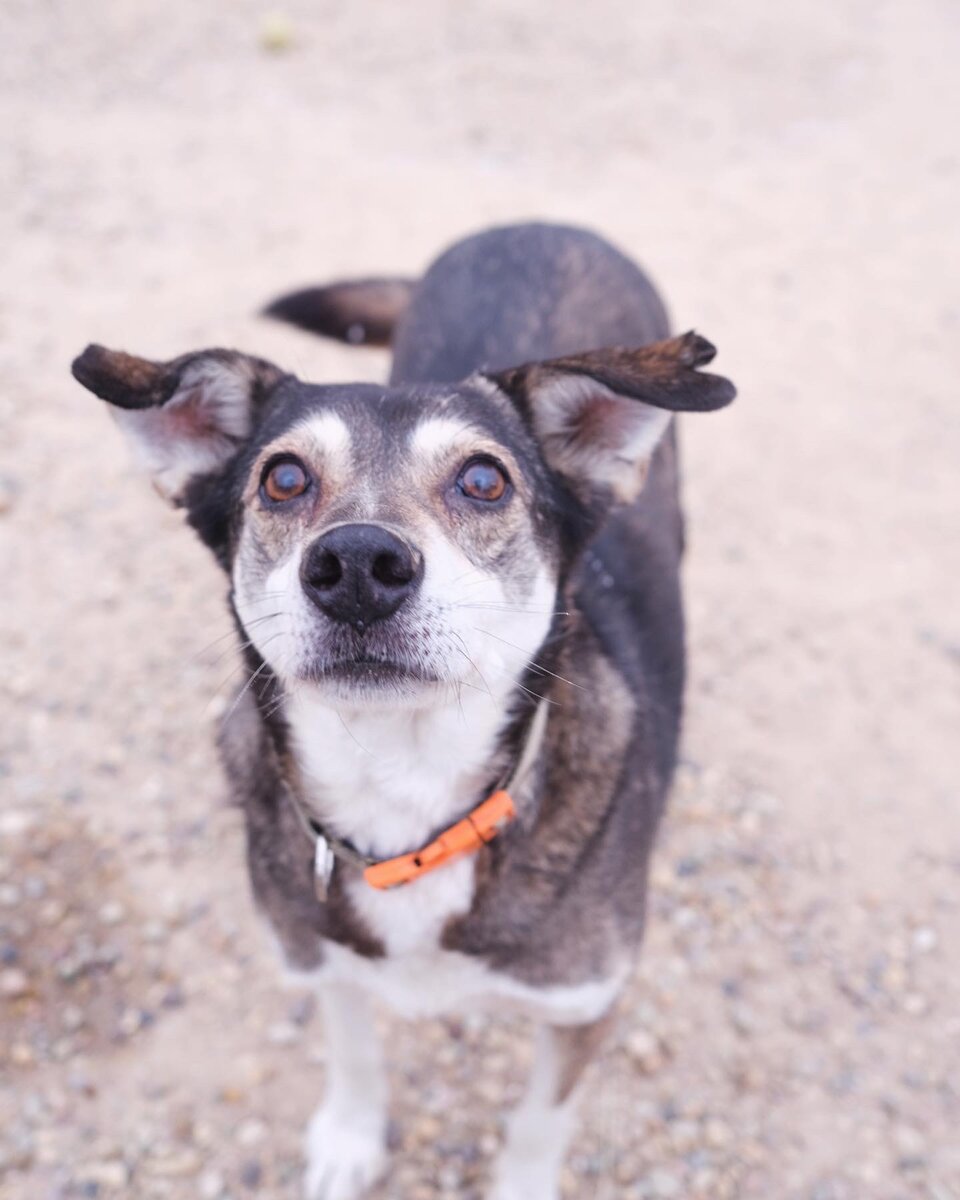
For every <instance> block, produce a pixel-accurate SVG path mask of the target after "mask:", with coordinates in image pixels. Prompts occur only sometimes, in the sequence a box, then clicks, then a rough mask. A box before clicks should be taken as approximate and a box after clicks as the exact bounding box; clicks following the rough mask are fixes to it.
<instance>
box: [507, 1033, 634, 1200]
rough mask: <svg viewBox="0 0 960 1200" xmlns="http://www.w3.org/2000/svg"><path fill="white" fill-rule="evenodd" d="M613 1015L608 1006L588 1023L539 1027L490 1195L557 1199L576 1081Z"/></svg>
mask: <svg viewBox="0 0 960 1200" xmlns="http://www.w3.org/2000/svg"><path fill="white" fill-rule="evenodd" d="M613 1020H614V1016H613V1012H612V1011H611V1012H610V1013H609V1014H607V1015H606V1016H604V1017H601V1018H600V1020H598V1021H594V1022H592V1023H591V1024H589V1025H574V1026H566V1025H546V1026H543V1027H542V1028H541V1029H540V1030H539V1032H538V1036H537V1046H536V1051H535V1056H534V1063H533V1071H532V1073H531V1075H530V1082H529V1083H528V1085H527V1091H526V1095H525V1096H524V1098H523V1100H521V1102H520V1104H519V1106H518V1107H517V1108H516V1109H514V1111H513V1113H512V1114H511V1116H510V1120H509V1123H508V1125H507V1140H506V1144H505V1145H504V1148H503V1150H502V1151H501V1154H500V1157H499V1158H498V1160H497V1164H496V1169H495V1173H494V1182H493V1191H492V1193H491V1197H490V1200H557V1197H558V1196H559V1194H560V1183H559V1181H560V1169H561V1167H562V1166H563V1160H564V1157H565V1155H566V1150H567V1143H568V1141H569V1140H570V1134H571V1133H572V1131H573V1124H574V1115H575V1108H576V1095H575V1093H576V1088H577V1084H578V1083H579V1081H580V1077H581V1075H582V1073H583V1070H584V1068H585V1067H586V1065H587V1064H588V1063H589V1062H590V1060H591V1058H592V1057H593V1055H594V1054H595V1053H596V1051H597V1050H598V1049H599V1047H600V1044H601V1043H602V1041H603V1039H604V1037H605V1036H606V1034H607V1031H608V1030H609V1029H610V1027H611V1026H612V1024H613Z"/></svg>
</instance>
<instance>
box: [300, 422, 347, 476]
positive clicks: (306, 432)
mask: <svg viewBox="0 0 960 1200" xmlns="http://www.w3.org/2000/svg"><path fill="white" fill-rule="evenodd" d="M292 433H293V436H294V437H305V438H308V439H309V441H310V443H311V445H312V447H313V448H315V450H316V451H317V453H318V454H320V455H321V456H323V457H324V458H327V459H338V460H340V461H341V462H342V463H343V464H344V465H345V466H346V465H349V462H350V454H351V448H352V444H353V440H352V438H351V436H350V430H349V428H348V427H347V423H346V421H344V419H343V418H342V417H341V416H338V415H337V413H334V412H320V413H314V414H313V415H312V416H310V417H307V418H306V419H305V420H303V421H301V422H300V423H299V424H298V425H297V426H296V427H295V428H294V429H293V430H292Z"/></svg>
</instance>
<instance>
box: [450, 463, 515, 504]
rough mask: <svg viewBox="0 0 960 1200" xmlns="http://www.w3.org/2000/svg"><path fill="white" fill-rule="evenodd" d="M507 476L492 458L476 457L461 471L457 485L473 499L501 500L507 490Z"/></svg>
mask: <svg viewBox="0 0 960 1200" xmlns="http://www.w3.org/2000/svg"><path fill="white" fill-rule="evenodd" d="M507 482H508V481H507V476H506V474H505V473H504V471H503V468H502V467H499V466H498V465H497V464H496V463H495V462H494V461H493V459H491V458H475V459H474V460H473V462H469V463H467V465H466V466H465V467H464V468H463V470H462V471H461V472H460V475H459V476H458V478H457V487H458V488H459V489H460V491H461V492H463V494H464V495H465V496H469V497H470V499H471V500H487V501H493V500H500V499H502V498H503V494H504V492H506V490H507Z"/></svg>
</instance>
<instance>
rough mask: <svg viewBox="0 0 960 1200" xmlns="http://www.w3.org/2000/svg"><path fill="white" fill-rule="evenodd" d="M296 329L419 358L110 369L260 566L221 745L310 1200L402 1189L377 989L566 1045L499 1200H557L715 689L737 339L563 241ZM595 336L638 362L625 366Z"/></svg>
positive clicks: (343, 299) (214, 355)
mask: <svg viewBox="0 0 960 1200" xmlns="http://www.w3.org/2000/svg"><path fill="white" fill-rule="evenodd" d="M269 311H271V312H272V314H273V315H275V316H279V317H281V318H283V319H287V320H291V321H293V322H294V323H296V324H300V325H303V326H306V327H310V328H315V329H317V330H318V331H320V332H325V333H327V334H330V335H332V336H341V337H344V338H345V339H347V340H352V341H357V340H364V339H366V340H380V341H387V340H392V342H393V345H394V360H393V370H392V374H391V379H390V383H389V385H388V386H385V387H381V386H378V385H373V384H367V383H364V384H348V385H338V386H327V385H322V386H321V385H317V384H307V383H302V382H301V381H300V380H298V379H296V378H294V377H293V376H292V375H289V374H287V373H285V372H284V371H282V370H281V369H279V368H278V367H275V366H272V365H271V364H270V363H267V362H264V361H262V360H260V359H256V358H250V357H247V356H246V355H243V354H239V353H235V352H232V351H223V350H206V351H200V352H198V353H193V354H187V355H185V356H183V357H182V358H178V359H175V360H174V361H172V362H167V363H156V362H150V361H147V360H145V359H140V358H134V357H132V356H130V355H127V354H124V353H120V352H116V351H109V350H105V349H103V348H102V347H98V346H91V347H89V348H88V349H87V350H86V351H85V352H84V353H83V354H82V355H81V356H80V357H79V358H78V359H77V360H76V362H75V363H74V365H73V372H74V375H75V376H76V378H77V379H78V380H79V381H80V382H81V383H82V384H83V385H84V386H85V387H87V388H89V389H90V390H91V391H93V392H95V393H96V394H97V395H98V396H100V397H101V398H102V399H104V400H106V401H108V402H109V404H110V405H111V406H112V409H111V411H112V412H113V413H114V415H115V416H116V418H117V419H118V421H119V422H120V424H121V426H122V427H123V429H124V430H125V432H126V433H127V434H128V435H129V438H130V440H131V441H132V443H133V445H134V447H135V449H136V451H137V453H138V454H139V455H140V457H141V458H142V459H143V461H144V462H145V464H146V466H147V468H148V469H149V471H150V472H151V473H152V475H153V479H154V482H155V484H156V486H157V488H158V489H159V490H160V491H161V492H162V493H163V494H164V495H165V496H166V497H167V498H168V499H169V500H170V501H171V502H172V503H174V504H175V505H178V506H181V507H182V508H183V509H184V510H185V512H186V515H187V519H188V521H189V523H190V524H191V525H192V526H193V527H194V528H195V529H196V530H197V532H198V533H199V535H200V536H201V538H203V540H204V541H205V542H206V543H207V544H208V545H209V546H210V548H211V549H212V550H213V552H214V554H215V555H216V556H217V559H218V560H219V562H220V564H221V565H222V567H223V568H224V570H225V571H226V572H227V574H228V575H229V578H230V584H231V603H232V608H233V612H234V614H235V616H236V621H237V626H238V629H239V631H240V635H241V639H242V645H243V650H242V652H243V655H244V657H245V659H246V663H247V665H248V667H249V669H250V676H249V680H250V682H249V683H248V685H247V686H246V687H245V688H244V690H243V694H242V697H241V699H240V701H239V703H238V705H237V706H236V707H235V709H234V711H233V712H232V714H231V716H230V718H229V720H228V721H227V722H226V724H225V727H224V729H223V731H222V739H221V740H222V749H223V753H224V758H225V762H226V768H227V772H228V775H229V778H230V781H231V784H232V787H233V788H234V790H235V791H236V793H237V795H238V796H240V797H241V798H242V800H243V804H244V807H245V813H246V822H247V829H248V837H249V868H250V874H251V878H252V881H253V889H254V892H255V894H256V898H257V902H258V904H259V906H260V908H261V909H262V911H263V912H264V914H265V915H266V917H267V920H268V921H269V923H270V925H271V926H272V928H273V931H274V933H275V934H276V937H277V939H278V941H279V943H280V945H281V947H282V951H283V954H284V956H285V959H286V963H287V965H288V966H289V967H290V968H292V969H294V970H295V971H297V972H299V973H301V974H302V975H303V977H304V978H308V979H310V980H312V981H315V983H316V985H317V987H318V988H319V989H320V995H321V997H322V1004H323V1011H324V1016H325V1026H326V1038H327V1056H328V1077H327V1092H326V1098H325V1101H324V1103H323V1105H322V1106H321V1108H320V1109H319V1111H318V1112H317V1113H316V1115H315V1116H314V1118H313V1121H312V1123H311V1125H310V1129H309V1134H308V1142H307V1159H308V1165H307V1178H306V1195H307V1197H308V1200H350V1198H352V1197H357V1196H360V1195H362V1193H363V1192H364V1190H365V1189H366V1188H367V1187H368V1186H369V1185H370V1184H371V1183H372V1182H373V1181H375V1180H376V1179H377V1177H378V1176H379V1175H380V1174H381V1173H382V1171H383V1169H384V1162H385V1157H384V1156H385V1131H386V1121H387V1095H386V1088H385V1080H384V1074H383V1071H382V1068H381V1062H380V1055H379V1052H378V1050H377V1048H376V1046H375V1042H374V1037H373V1029H372V1022H371V1017H370V1000H371V998H377V997H379V998H380V999H381V1000H382V1001H384V1002H385V1003H386V1004H387V1005H389V1006H390V1007H391V1008H392V1009H393V1010H394V1011H396V1012H398V1013H401V1014H409V1015H415V1014H424V1013H435V1012H447V1011H450V1010H456V1009H461V1008H463V1007H464V1006H466V1005H473V1004H476V1003H480V1004H491V1005H495V1006H496V1007H497V1008H498V1009H500V1010H502V1009H503V1008H504V1007H514V1008H516V1009H518V1010H520V1011H523V1012H525V1013H527V1014H530V1015H532V1016H533V1017H534V1018H535V1019H536V1020H537V1021H539V1022H540V1024H541V1027H542V1035H541V1038H540V1043H539V1050H538V1057H537V1060H536V1065H535V1069H534V1074H533V1078H532V1080H531V1083H530V1088H529V1092H528V1095H527V1097H526V1099H525V1100H524V1101H523V1102H522V1103H521V1105H520V1107H519V1108H518V1109H517V1110H516V1112H515V1113H514V1114H513V1117H512V1121H511V1123H510V1126H509V1130H508V1136H507V1141H506V1145H505V1148H504V1150H503V1152H502V1155H501V1157H500V1159H499V1161H498V1163H497V1166H496V1171H495V1178H494V1181H493V1184H492V1191H491V1195H492V1196H493V1197H495V1198H496V1200H552V1198H554V1197H556V1195H557V1187H558V1185H557V1178H558V1174H559V1169H560V1166H561V1163H562V1158H563V1154H564V1148H565V1144H566V1139H567V1134H568V1130H569V1127H570V1116H571V1108H572V1102H573V1096H574V1092H575V1089H576V1085H577V1082H578V1080H579V1078H580V1075H581V1072H582V1070H583V1068H584V1066H585V1065H586V1063H587V1062H588V1061H589V1059H590V1057H591V1055H592V1054H593V1052H594V1051H595V1050H596V1048H597V1046H598V1044H599V1043H600V1040H601V1037H602V1034H603V1032H604V1030H605V1029H606V1027H607V1026H608V1025H609V1022H610V1017H611V1013H612V1011H613V1007H614V1004H615V1001H616V999H617V995H618V993H619V992H620V990H621V988H622V987H623V984H624V981H625V980H626V979H627V977H628V975H629V972H630V969H631V964H632V963H633V961H634V958H635V955H636V953H637V950H638V946H639V943H640V940H641V934H642V929H643V921H644V898H645V889H646V875H647V864H648V858H649V855H650V849H651V845H652V842H653V839H654V834H655V831H656V828H657V823H658V819H659V817H660V813H661V811H662V808H663V805H664V798H665V795H666V792H667V788H668V785H669V782H670V776H671V771H672V769H673V764H674V759H675V754H676V747H677V737H678V731H679V726H680V713H681V697H682V691H683V678H684V643H683V617H682V609H681V598H680V587H679V566H680V558H681V553H682V544H683V529H682V520H681V514H680V506H679V500H678V483H677V450H676V439H675V435H674V431H673V428H672V425H671V422H672V414H673V413H674V412H705V411H709V410H712V409H718V408H721V407H723V406H724V405H726V404H728V403H729V402H730V401H731V400H732V399H733V396H734V389H733V387H732V385H731V384H730V383H728V382H727V381H726V380H725V379H722V378H720V377H718V376H715V375H709V374H706V373H704V372H701V371H700V370H698V368H699V367H701V366H703V365H704V364H706V363H708V362H709V361H710V360H711V359H712V358H713V355H714V350H713V347H712V346H711V345H710V344H709V343H708V342H707V341H705V340H704V339H703V338H701V337H698V336H697V335H695V334H693V333H688V334H686V335H685V336H682V337H676V338H668V337H667V333H668V330H667V320H666V316H665V314H664V310H663V307H662V305H661V304H660V301H659V300H658V298H657V295H656V293H655V292H654V290H653V288H652V287H651V285H650V283H649V282H648V281H647V279H646V278H645V276H644V275H643V274H642V273H641V271H640V270H639V269H638V268H637V267H636V266H635V265H634V264H633V263H631V262H630V261H629V260H628V259H626V258H625V257H623V255H621V254H620V253H618V252H617V251H616V250H614V249H613V248H612V247H611V246H610V245H608V244H607V243H606V242H604V241H602V240H600V239H599V238H597V237H595V236H593V235H592V234H589V233H586V232H584V231H581V230H576V229H568V228H562V227H555V226H548V225H525V226H516V227H510V228H504V229H495V230H492V231H489V232H485V233H481V234H480V235H478V236H476V237H473V238H469V239H467V240H465V241H462V242H460V243H458V244H457V245H455V246H454V247H453V248H452V249H450V250H448V251H447V252H446V253H445V254H444V255H443V256H442V257H441V258H440V259H438V260H437V262H436V263H435V264H434V265H433V266H432V267H431V268H430V270H429V271H428V272H427V274H426V276H425V277H424V278H423V279H422V280H421V281H419V282H418V283H416V284H406V283H403V282H400V281H367V282H363V283H359V284H341V285H333V286H332V287H329V288H323V289H312V290H308V291H306V292H301V293H297V294H295V295H293V296H290V297H287V298H285V299H284V300H281V301H278V302H277V303H276V304H275V305H274V306H273V307H272V309H271V310H269ZM598 347H608V348H606V349H602V348H598Z"/></svg>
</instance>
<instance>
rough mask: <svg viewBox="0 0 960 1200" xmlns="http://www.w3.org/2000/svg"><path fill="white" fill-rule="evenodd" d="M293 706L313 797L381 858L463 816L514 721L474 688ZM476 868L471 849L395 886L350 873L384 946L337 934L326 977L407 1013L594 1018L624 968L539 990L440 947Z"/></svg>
mask: <svg viewBox="0 0 960 1200" xmlns="http://www.w3.org/2000/svg"><path fill="white" fill-rule="evenodd" d="M287 715H288V719H289V722H290V728H291V732H292V738H293V745H294V747H295V751H296V754H297V761H298V764H299V767H300V771H301V776H302V779H303V783H304V786H305V790H306V796H305V799H306V800H307V802H308V803H309V804H310V805H311V807H312V808H313V809H314V811H315V812H316V814H317V816H318V817H319V818H320V819H321V820H322V822H323V823H324V824H325V825H326V826H328V827H329V828H330V829H331V831H332V832H335V833H337V834H339V835H340V836H341V837H345V838H347V839H348V840H349V841H350V842H352V843H353V844H354V845H355V846H356V847H357V849H359V850H361V851H363V852H364V853H366V854H371V855H373V856H375V857H378V858H385V857H389V856H391V855H395V854H402V853H404V852H405V851H408V850H410V849H412V848H414V847H416V846H419V845H422V844H424V843H425V842H426V841H427V839H428V838H429V837H430V835H431V834H432V833H433V832H434V831H436V829H438V828H440V827H443V826H444V825H447V824H450V823H452V822H453V821H455V820H456V819H458V818H459V817H460V816H461V815H462V814H463V812H464V811H465V809H466V808H468V807H469V806H470V804H471V803H472V802H473V801H474V800H475V799H476V797H477V795H478V793H479V790H480V789H481V788H483V787H484V785H485V784H486V783H488V782H489V774H490V765H489V764H490V760H491V754H492V752H493V749H494V747H495V744H496V738H497V734H498V732H499V729H500V725H501V723H502V721H503V719H504V718H503V715H502V710H498V709H497V708H496V706H495V705H493V704H492V703H491V700H490V697H488V696H477V697H476V698H467V697H466V696H464V697H463V706H462V708H461V707H460V706H457V707H455V708H452V709H451V708H438V709H431V710H420V711H407V712H392V713H388V714H383V713H372V712H359V713H357V712H354V713H352V714H349V715H348V714H346V713H343V714H338V713H337V712H336V711H335V710H333V709H332V708H330V707H328V706H327V705H326V704H324V703H321V702H320V700H319V699H317V698H316V697H314V696H311V695H310V694H309V692H306V691H300V692H298V693H297V694H296V695H295V696H293V697H292V698H291V700H290V702H289V706H288V709H287ZM475 869H476V859H475V858H473V857H468V858H463V859H460V860H459V861H457V862H453V863H450V864H448V865H447V866H444V867H441V868H439V869H438V870H436V871H433V872H431V873H430V874H428V875H424V876H423V877H422V878H420V879H418V880H415V881H414V882H412V883H409V884H406V885H404V886H403V887H401V888H395V889H393V890H391V891H385V892H381V891H377V890H376V889H374V888H371V887H370V886H369V885H368V884H366V883H364V881H363V880H362V879H354V880H351V882H350V883H349V884H348V889H349V895H350V900H351V902H352V904H353V905H354V908H355V909H356V911H357V913H358V915H359V916H360V918H361V919H362V921H363V923H364V925H365V926H366V927H367V929H369V931H370V932H371V933H372V934H373V935H374V936H375V937H376V938H377V939H378V940H379V941H380V942H381V943H382V945H383V947H384V950H385V951H386V954H385V956H384V957H383V958H379V959H372V960H371V959H365V958H362V957H360V956H359V955H356V954H354V953H353V952H352V951H351V950H349V949H347V948H345V947H342V946H337V945H334V944H332V943H328V944H327V945H326V946H325V947H324V966H323V967H322V968H321V971H320V976H321V978H326V979H330V980H336V981H338V982H342V983H351V984H357V985H360V986H362V987H363V988H365V989H366V990H368V991H371V992H373V993H374V994H375V995H378V996H379V997H380V998H381V999H382V1000H383V1001H384V1002H385V1003H386V1004H388V1005H389V1007H391V1008H392V1009H394V1010H395V1011H396V1012H398V1013H400V1014H402V1015H404V1016H419V1015H428V1014H433V1013H442V1012H450V1011H459V1010H463V1009H464V1008H469V1007H471V1006H474V1005H484V1004H488V1003H490V1002H491V1001H496V1002H498V1003H500V1004H504V1003H506V1004H509V1005H512V1006H515V1007H517V1008H519V1009H521V1010H523V1011H526V1012H528V1013H529V1014H531V1015H533V1016H538V1017H540V1018H541V1019H546V1020H552V1021H554V1022H556V1023H567V1022H569V1023H579V1022H581V1021H589V1020H592V1019H594V1018H595V1017H596V1016H598V1015H599V1014H601V1013H603V1012H604V1011H606V1009H607V1007H609V1004H610V1003H611V1000H612V998H613V996H614V995H615V994H616V991H617V990H618V988H619V986H620V983H621V976H620V973H618V974H617V976H616V977H615V978H614V977H611V978H609V979H604V980H598V981H595V982H590V983H586V984H580V985H576V986H570V987H554V988H549V989H540V988H531V987H528V986H526V985H524V984H521V983H519V982H518V981H516V980H515V979H512V978H510V977H508V976H504V975H498V974H496V973H495V972H493V971H491V970H490V969H489V968H488V967H487V966H486V964H484V963H483V962H481V961H478V960H476V959H474V958H472V957H470V956H467V955H464V954H460V953H457V952H451V951H447V950H444V949H443V948H442V947H441V945H440V937H441V934H442V932H443V929H444V927H445V926H446V924H447V922H448V921H450V920H451V919H452V918H454V917H458V916H461V915H463V914H464V913H466V912H467V911H468V910H469V908H470V906H471V904H472V902H473V894H474V873H475Z"/></svg>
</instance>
